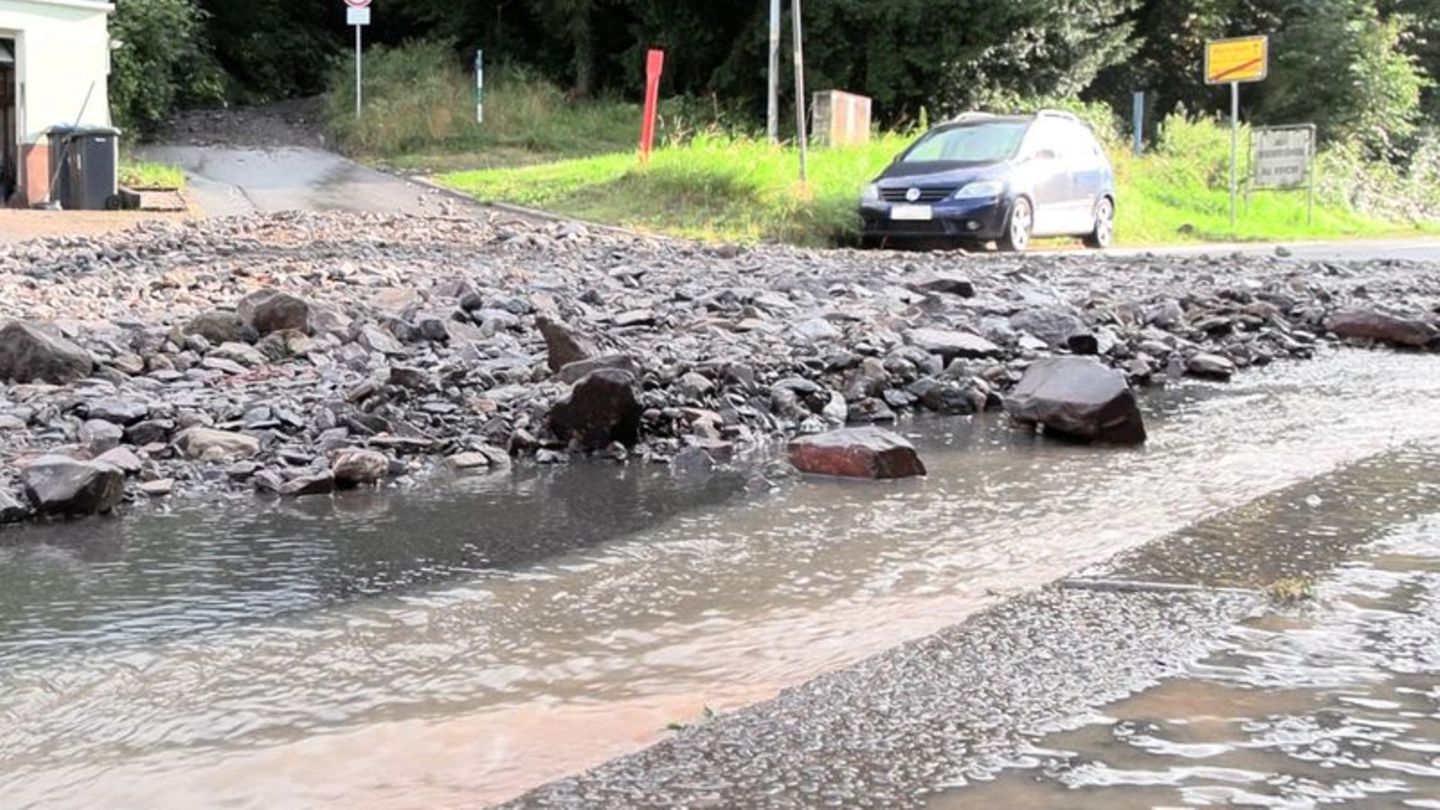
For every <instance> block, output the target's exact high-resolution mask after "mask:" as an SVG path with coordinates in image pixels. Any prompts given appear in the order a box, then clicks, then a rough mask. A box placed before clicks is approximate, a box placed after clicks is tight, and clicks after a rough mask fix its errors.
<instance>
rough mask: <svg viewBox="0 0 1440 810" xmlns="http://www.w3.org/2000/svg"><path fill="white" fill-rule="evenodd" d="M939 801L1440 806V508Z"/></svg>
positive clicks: (939, 808)
mask: <svg viewBox="0 0 1440 810" xmlns="http://www.w3.org/2000/svg"><path fill="white" fill-rule="evenodd" d="M1016 765H1017V766H1018V767H1015V768H1013V769H1011V770H1008V771H1005V772H1004V773H1003V774H1002V775H1001V776H1000V777H999V778H997V779H995V780H994V781H990V782H986V783H979V784H976V785H973V786H969V787H967V788H964V789H960V790H956V791H954V792H952V793H950V794H947V795H944V796H940V797H938V798H936V799H935V800H934V801H933V802H931V807H932V808H934V810H959V809H960V808H983V807H1002V806H1003V807H1011V808H1016V810H1032V809H1036V810H1038V809H1039V808H1047V809H1048V808H1067V809H1068V808H1074V809H1076V810H1088V809H1089V808H1094V809H1095V810H1101V809H1102V808H1103V810H1113V809H1117V808H1152V807H1206V806H1217V805H1218V806H1245V807H1274V808H1313V807H1318V806H1322V805H1343V806H1346V807H1367V808H1369V807H1374V808H1381V807H1385V808H1437V807H1440V516H1432V517H1430V518H1427V519H1424V520H1421V521H1419V522H1416V523H1414V524H1411V525H1410V526H1408V527H1406V528H1405V529H1403V530H1401V531H1400V532H1398V534H1397V535H1396V536H1395V537H1393V538H1391V539H1390V540H1389V541H1388V542H1386V543H1384V544H1383V547H1382V548H1381V549H1380V550H1379V551H1378V552H1376V553H1375V554H1374V555H1373V556H1372V557H1371V558H1370V559H1367V560H1364V561H1362V562H1358V563H1355V564H1351V565H1350V566H1348V567H1347V568H1346V569H1344V570H1342V571H1341V572H1340V573H1339V574H1338V576H1336V577H1335V578H1334V579H1333V580H1332V581H1328V582H1326V583H1324V584H1323V585H1322V586H1321V587H1320V588H1319V589H1318V591H1317V594H1316V600H1315V601H1314V603H1313V604H1306V605H1305V606H1303V607H1300V608H1293V609H1290V610H1284V611H1277V612H1276V613H1273V614H1271V615H1268V616H1265V617H1263V618H1261V619H1257V620H1255V621H1252V622H1249V623H1247V624H1246V625H1244V626H1242V627H1239V628H1237V629H1236V630H1235V631H1234V632H1232V633H1231V634H1230V636H1229V638H1228V639H1227V640H1226V643H1225V644H1224V645H1223V646H1222V648H1221V649H1220V650H1218V651H1217V652H1216V653H1215V654H1214V655H1212V656H1211V657H1210V658H1208V659H1207V660H1205V661H1202V662H1200V663H1198V664H1196V665H1195V666H1193V667H1191V670H1190V672H1189V673H1188V676H1187V677H1184V678H1179V679H1175V680H1171V681H1168V682H1166V683H1164V684H1162V685H1160V686H1157V687H1155V688H1153V689H1151V690H1149V691H1147V692H1144V693H1142V694H1140V695H1138V696H1136V697H1134V698H1132V699H1129V700H1125V701H1122V702H1120V703H1118V704H1115V705H1113V706H1110V707H1107V708H1106V709H1105V710H1104V714H1103V715H1102V716H1099V717H1095V718H1091V719H1090V721H1089V722H1087V723H1084V724H1083V725H1082V726H1081V727H1080V728H1078V729H1075V730H1072V731H1068V732H1064V733H1059V734H1055V735H1052V736H1050V737H1047V738H1045V739H1044V740H1043V741H1041V742H1040V743H1039V744H1038V745H1037V746H1036V747H1034V748H1032V749H1031V750H1029V751H1026V752H1024V754H1023V756H1021V757H1019V758H1018V759H1017V760H1016Z"/></svg>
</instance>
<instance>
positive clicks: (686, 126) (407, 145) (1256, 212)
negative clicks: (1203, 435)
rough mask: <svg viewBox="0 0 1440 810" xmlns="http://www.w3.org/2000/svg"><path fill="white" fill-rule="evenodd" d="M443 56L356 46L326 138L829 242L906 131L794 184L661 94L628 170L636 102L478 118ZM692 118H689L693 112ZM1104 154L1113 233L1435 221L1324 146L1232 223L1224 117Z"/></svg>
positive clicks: (783, 236) (731, 135) (474, 176)
mask: <svg viewBox="0 0 1440 810" xmlns="http://www.w3.org/2000/svg"><path fill="white" fill-rule="evenodd" d="M449 58H450V57H449V56H448V54H447V53H446V52H445V50H444V49H443V48H438V49H436V48H435V47H434V46H419V47H416V46H411V47H409V48H404V49H397V50H394V51H390V52H388V53H387V54H381V55H380V58H376V56H374V55H372V56H370V57H367V66H368V67H369V69H370V74H371V79H370V81H371V82H372V83H373V88H372V89H370V90H367V94H368V95H367V98H369V99H370V101H369V102H367V104H368V105H369V107H368V108H367V112H366V116H365V118H364V120H363V121H362V122H361V124H360V125H358V126H357V125H356V122H355V121H354V119H353V118H352V117H351V116H350V114H349V112H348V107H347V106H346V105H347V103H348V99H349V96H348V94H347V93H346V92H345V91H344V90H343V89H340V88H344V87H345V84H344V82H342V81H339V79H340V78H343V77H340V76H338V74H337V82H336V84H335V87H336V88H337V90H336V92H334V93H332V94H331V121H332V127H333V128H334V130H335V132H336V134H337V137H338V138H339V140H340V142H341V143H342V144H343V145H344V146H345V148H347V149H348V150H349V151H351V152H352V153H354V154H358V155H360V156H362V157H364V158H366V159H369V160H371V161H373V162H375V163H378V164H381V165H386V166H388V167H391V168H395V169H400V170H409V171H418V172H426V173H432V174H434V176H435V179H436V180H437V181H438V182H440V183H442V184H444V185H446V186H448V187H450V188H453V189H456V190H458V191H462V192H464V193H467V194H471V195H473V196H475V197H477V198H479V199H482V200H487V201H501V202H509V203H515V204H519V205H525V206H531V207H535V208H541V209H545V210H549V211H554V212H556V213H561V214H566V215H570V216H575V217H580V218H583V219H588V220H593V221H597V222H605V223H611V224H617V225H623V226H628V227H636V228H644V229H651V230H656V231H661V232H665V233H672V234H678V235H684V236H691V237H698V238H702V239H711V240H723V241H738V242H761V241H779V242H790V243H795V244H802V245H831V244H844V243H847V242H850V241H852V240H853V239H854V237H855V226H856V222H855V204H856V201H857V199H858V196H859V192H860V189H861V187H862V186H863V184H864V183H865V182H867V181H869V180H870V179H871V178H873V177H874V176H875V175H876V174H878V173H879V172H880V171H881V170H882V169H883V168H884V167H885V166H886V165H887V164H888V163H889V162H890V160H891V159H892V158H893V157H894V155H895V154H896V153H898V152H899V151H900V150H901V149H903V148H904V147H905V145H906V144H907V143H909V142H910V140H912V139H913V137H914V134H913V133H905V134H900V133H884V134H881V135H878V136H877V137H876V139H875V140H874V141H873V142H872V143H871V144H869V145H867V146H863V147H854V148H844V149H817V150H812V151H811V153H810V164H809V168H810V173H809V182H808V183H807V184H804V185H802V184H800V183H799V182H798V179H797V168H798V158H797V155H796V152H795V150H794V149H793V148H789V147H781V146H773V145H771V144H769V143H766V142H764V141H763V140H757V139H755V138H753V137H750V136H747V135H744V134H736V132H735V130H734V129H733V128H729V127H724V126H717V125H715V123H714V121H713V120H711V121H705V120H704V118H703V115H702V116H695V115H693V114H690V115H687V112H692V111H689V110H687V109H685V107H684V106H683V105H682V104H681V103H678V102H671V103H669V104H667V105H666V106H662V111H661V122H660V133H659V136H660V141H661V144H662V145H661V146H660V148H659V149H657V151H656V153H655V154H654V156H653V158H652V160H651V162H650V164H649V165H648V166H643V167H642V166H640V165H639V163H638V161H637V159H636V155H635V152H634V149H635V146H634V143H635V136H636V132H637V129H638V125H639V117H640V115H639V109H638V107H637V106H636V105H633V104H628V103H622V102H614V101H599V102H574V101H571V100H569V99H566V98H565V97H564V95H563V94H561V93H560V92H559V91H557V90H555V89H554V88H553V87H550V86H547V85H545V84H543V83H541V82H536V81H533V80H526V79H524V78H523V77H519V78H517V77H509V78H508V79H502V80H501V81H500V82H499V83H498V85H497V86H496V87H494V88H493V90H492V91H490V92H489V93H488V95H487V106H486V122H485V124H484V125H483V126H479V125H476V124H475V122H474V120H473V109H474V108H473V106H472V105H473V96H472V95H471V90H470V88H469V85H468V80H467V79H466V78H465V76H464V75H463V74H462V73H461V72H460V71H459V70H458V68H454V69H449V70H447V69H444V68H437V67H436V63H437V62H438V63H439V64H441V65H444V64H448V62H447V60H448V59H449ZM697 118H698V119H700V120H701V121H702V123H700V124H698V125H697V124H696V123H694V122H695V120H697ZM1242 143H1248V133H1247V134H1246V136H1245V139H1244V140H1243V141H1242ZM1111 156H1112V160H1113V162H1114V164H1115V170H1116V175H1117V181H1118V186H1119V200H1118V210H1119V219H1118V221H1117V239H1118V241H1120V242H1121V243H1123V244H1131V245H1148V244H1167V243H1176V242H1186V241H1213V240H1225V239H1231V238H1235V239H1240V240H1278V239H1285V240H1302V239H1335V238H1347V237H1366V236H1370V237H1374V236H1390V235H1403V234H1414V233H1418V232H1434V226H1433V225H1426V224H1419V223H1417V222H1416V221H1415V217H1414V215H1413V213H1410V214H1409V215H1408V216H1407V209H1408V211H1409V212H1413V211H1414V210H1428V211H1435V210H1440V199H1434V198H1433V197H1435V196H1436V195H1440V191H1437V190H1436V188H1435V186H1434V184H1431V183H1426V182H1410V181H1406V182H1403V183H1402V180H1404V178H1397V177H1395V176H1394V172H1393V171H1388V170H1387V171H1380V170H1378V169H1376V168H1375V167H1367V166H1364V165H1359V164H1357V162H1356V161H1355V160H1354V159H1353V158H1347V157H1345V156H1344V155H1343V154H1342V153H1338V152H1337V153H1335V154H1333V155H1326V156H1322V160H1321V165H1322V176H1323V178H1324V180H1325V182H1322V183H1321V186H1322V190H1321V193H1320V194H1319V195H1318V197H1317V200H1316V205H1315V213H1314V221H1313V223H1307V218H1306V198H1305V195H1304V194H1303V193H1300V192H1258V193H1256V194H1255V195H1253V196H1252V197H1251V198H1250V200H1249V202H1248V206H1247V207H1246V210H1244V211H1243V212H1242V216H1241V220H1240V225H1239V228H1238V229H1237V230H1236V232H1235V233H1233V234H1232V233H1231V231H1230V222H1229V196H1228V192H1227V191H1226V190H1225V189H1226V187H1227V182H1228V181H1227V178H1228V165H1229V131H1228V129H1226V128H1225V127H1223V126H1221V125H1220V124H1218V123H1216V122H1214V121H1208V120H1202V121H1187V120H1184V119H1181V118H1172V119H1171V120H1169V121H1167V122H1165V126H1164V128H1163V134H1162V136H1161V138H1160V142H1159V143H1158V144H1156V145H1155V146H1154V147H1153V148H1152V150H1151V151H1150V153H1149V154H1147V155H1145V156H1144V157H1140V158H1136V157H1134V156H1133V155H1131V154H1130V152H1129V150H1128V149H1127V148H1125V147H1124V146H1122V145H1120V144H1116V145H1115V146H1114V147H1113V148H1112V149H1111ZM1241 170H1242V172H1243V171H1244V166H1243V157H1242V169H1241ZM1357 175H1359V176H1361V177H1364V178H1368V179H1369V180H1373V182H1371V185H1372V186H1377V187H1378V188H1379V190H1378V191H1377V190H1376V188H1371V190H1370V193H1369V194H1368V195H1367V196H1368V198H1369V199H1371V200H1377V199H1378V200H1382V201H1383V200H1385V199H1390V198H1393V197H1394V194H1389V195H1387V194H1386V193H1384V192H1386V191H1388V190H1390V188H1391V187H1392V186H1393V187H1396V188H1399V187H1401V186H1403V187H1404V193H1405V194H1409V195H1415V194H1419V195H1430V197H1431V198H1427V199H1421V200H1418V201H1412V202H1413V203H1414V204H1409V205H1405V206H1394V207H1389V208H1380V207H1373V206H1372V207H1370V208H1369V209H1368V210H1367V212H1362V211H1360V210H1357V208H1356V207H1355V206H1354V205H1352V204H1351V198H1352V197H1353V196H1354V193H1353V192H1354V187H1355V185H1356V182H1357V180H1356V177H1357ZM1387 184H1388V185H1387ZM1382 211H1385V212H1386V213H1382Z"/></svg>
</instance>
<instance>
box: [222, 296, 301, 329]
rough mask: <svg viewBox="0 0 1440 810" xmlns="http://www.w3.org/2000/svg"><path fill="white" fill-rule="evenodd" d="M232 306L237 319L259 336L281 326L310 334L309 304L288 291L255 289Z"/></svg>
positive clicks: (281, 327)
mask: <svg viewBox="0 0 1440 810" xmlns="http://www.w3.org/2000/svg"><path fill="white" fill-rule="evenodd" d="M235 309H236V313H237V314H238V315H239V316H240V320H241V321H242V322H244V323H245V324H247V325H249V326H251V327H253V328H254V329H255V331H256V332H258V333H260V334H261V335H262V336H263V335H268V334H270V333H271V332H279V331H280V330H282V329H297V330H299V331H301V332H304V333H305V334H307V335H308V334H310V305H309V304H308V303H306V302H305V301H304V300H302V299H300V298H297V297H295V296H293V295H291V294H289V293H285V292H280V291H279V290H274V289H269V288H267V289H263V290H256V291H255V292H253V293H250V294H249V295H247V296H245V297H244V298H242V299H240V303H239V305H238V306H236V308H235Z"/></svg>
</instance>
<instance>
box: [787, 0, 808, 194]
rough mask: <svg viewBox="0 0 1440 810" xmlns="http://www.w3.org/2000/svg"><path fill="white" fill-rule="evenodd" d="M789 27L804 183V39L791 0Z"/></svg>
mask: <svg viewBox="0 0 1440 810" xmlns="http://www.w3.org/2000/svg"><path fill="white" fill-rule="evenodd" d="M790 16H791V17H793V18H794V19H792V20H791V21H790V27H791V29H793V30H794V32H795V133H796V139H797V140H798V141H799V143H800V182H801V183H804V182H806V179H807V178H806V171H805V160H806V153H805V148H806V146H807V144H806V141H807V140H808V137H807V135H806V132H805V129H806V127H805V45H804V42H805V37H804V35H803V34H802V33H801V29H800V0H791V3H790Z"/></svg>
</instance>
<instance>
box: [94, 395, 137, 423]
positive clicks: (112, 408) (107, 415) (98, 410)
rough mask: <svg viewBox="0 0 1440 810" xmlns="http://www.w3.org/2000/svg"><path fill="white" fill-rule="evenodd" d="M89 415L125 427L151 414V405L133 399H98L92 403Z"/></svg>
mask: <svg viewBox="0 0 1440 810" xmlns="http://www.w3.org/2000/svg"><path fill="white" fill-rule="evenodd" d="M88 415H89V417H90V418H91V419H102V420H104V421H106V422H114V423H115V424H117V425H120V426H122V427H124V426H129V425H133V424H135V423H136V422H139V421H140V420H142V419H144V418H145V417H146V416H149V415H150V406H149V405H146V404H145V403H143V402H139V401H137V400H133V399H119V398H113V397H112V398H107V399H97V400H95V401H94V402H92V403H90V408H89V411H88Z"/></svg>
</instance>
